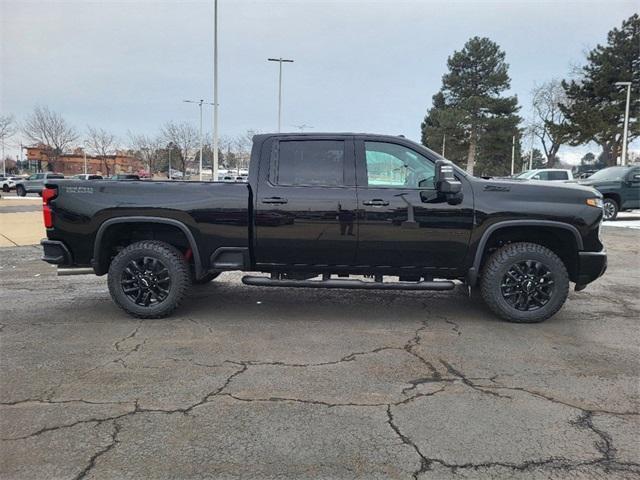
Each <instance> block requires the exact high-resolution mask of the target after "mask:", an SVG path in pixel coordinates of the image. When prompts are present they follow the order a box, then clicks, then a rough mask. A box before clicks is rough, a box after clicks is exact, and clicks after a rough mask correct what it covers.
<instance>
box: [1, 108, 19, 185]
mask: <svg viewBox="0 0 640 480" xmlns="http://www.w3.org/2000/svg"><path fill="white" fill-rule="evenodd" d="M15 133H16V122H15V119H14V117H13V115H0V143H1V144H2V172H3V173H6V172H7V157H5V155H4V146H5V144H6V143H7V140H8V139H9V138H11V137H13V136H14V135H15Z"/></svg>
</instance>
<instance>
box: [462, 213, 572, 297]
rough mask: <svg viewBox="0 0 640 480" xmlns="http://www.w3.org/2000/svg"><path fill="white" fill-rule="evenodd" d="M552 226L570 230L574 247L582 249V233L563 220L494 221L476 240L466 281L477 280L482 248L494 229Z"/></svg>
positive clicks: (472, 282) (474, 282)
mask: <svg viewBox="0 0 640 480" xmlns="http://www.w3.org/2000/svg"><path fill="white" fill-rule="evenodd" d="M532 226H533V227H552V228H561V229H564V230H568V231H570V232H571V233H572V234H573V236H574V238H575V240H576V247H577V248H578V251H580V250H583V249H584V242H583V241H582V235H580V231H579V230H578V229H577V228H576V227H574V226H573V225H571V224H568V223H563V222H555V221H553V220H505V221H502V222H497V223H494V224H493V225H490V226H489V227H488V228H487V229H486V230H485V231H484V233H483V234H482V237H481V238H480V241H479V242H478V246H477V248H476V251H475V256H474V259H473V266H472V267H471V268H470V269H469V271H468V273H467V282H468V284H469V285H471V286H475V285H476V283H477V282H478V275H479V273H480V265H481V264H482V255H483V253H484V248H485V247H486V245H487V242H488V241H489V237H490V236H491V234H492V233H494V232H495V231H496V230H500V229H501V228H507V227H532Z"/></svg>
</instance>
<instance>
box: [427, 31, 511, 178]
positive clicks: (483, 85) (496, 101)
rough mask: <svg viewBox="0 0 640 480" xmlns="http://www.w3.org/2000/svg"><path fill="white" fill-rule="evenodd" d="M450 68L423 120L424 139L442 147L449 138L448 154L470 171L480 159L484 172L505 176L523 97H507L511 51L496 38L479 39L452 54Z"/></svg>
mask: <svg viewBox="0 0 640 480" xmlns="http://www.w3.org/2000/svg"><path fill="white" fill-rule="evenodd" d="M447 66H448V68H449V72H448V73H446V74H445V75H444V76H443V77H442V88H441V90H440V92H438V93H437V94H436V95H434V96H433V107H432V108H431V109H430V110H429V112H428V113H427V116H426V117H425V120H424V122H423V123H422V142H423V143H424V144H425V145H426V146H428V147H430V148H432V149H433V150H436V151H441V150H442V140H443V138H446V144H445V145H446V148H445V155H446V156H447V158H450V159H451V160H453V161H454V162H456V163H458V164H460V165H465V164H466V168H467V171H468V172H469V173H471V174H473V171H474V167H475V164H476V162H478V165H479V168H480V170H481V171H482V173H483V174H504V173H505V172H507V171H508V170H510V165H511V139H512V136H513V135H516V134H517V133H518V128H517V125H518V123H519V122H520V118H519V117H518V116H517V115H516V113H517V111H518V105H517V103H518V100H517V98H516V97H515V96H513V97H502V96H501V95H502V94H503V93H504V91H505V90H507V89H508V88H509V85H510V79H509V74H508V65H507V63H506V62H505V53H504V52H503V51H502V50H501V49H500V47H499V46H498V45H497V44H496V43H494V42H492V41H491V40H490V39H488V38H479V37H473V38H471V39H470V40H469V41H468V42H467V43H466V44H465V46H464V48H463V49H462V50H461V51H456V52H454V53H453V55H452V56H450V57H449V58H448V60H447ZM518 149H519V142H518ZM517 153H518V152H517ZM518 154H519V153H518Z"/></svg>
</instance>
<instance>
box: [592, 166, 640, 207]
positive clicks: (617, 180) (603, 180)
mask: <svg viewBox="0 0 640 480" xmlns="http://www.w3.org/2000/svg"><path fill="white" fill-rule="evenodd" d="M580 184H581V185H587V186H589V187H593V188H595V189H596V190H598V191H599V192H600V193H602V196H603V197H604V198H603V203H604V207H603V208H604V219H605V220H615V218H616V217H617V216H618V212H619V211H621V210H631V209H633V208H640V165H631V166H626V167H609V168H604V169H602V170H600V171H598V172H596V173H594V174H593V175H591V176H590V177H589V178H588V179H587V180H582V181H581V182H580Z"/></svg>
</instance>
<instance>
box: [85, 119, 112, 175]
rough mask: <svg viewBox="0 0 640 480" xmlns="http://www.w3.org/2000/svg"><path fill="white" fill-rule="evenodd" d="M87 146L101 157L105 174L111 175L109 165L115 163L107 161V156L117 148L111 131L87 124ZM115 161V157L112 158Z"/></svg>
mask: <svg viewBox="0 0 640 480" xmlns="http://www.w3.org/2000/svg"><path fill="white" fill-rule="evenodd" d="M86 143H87V146H88V147H89V149H90V150H91V151H92V152H93V153H94V154H95V155H96V156H98V157H100V158H101V159H102V164H103V165H104V168H105V173H106V175H107V176H108V175H111V173H115V172H112V169H111V166H113V167H114V170H115V165H114V164H113V163H112V162H110V161H109V156H111V155H115V153H116V150H117V139H116V136H115V135H113V134H112V133H109V132H107V131H106V130H104V129H102V128H93V127H89V126H87V141H86ZM114 162H115V159H114Z"/></svg>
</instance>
